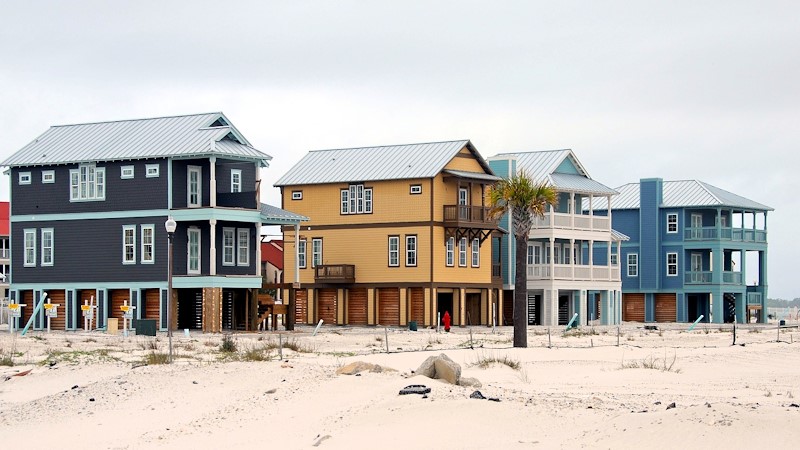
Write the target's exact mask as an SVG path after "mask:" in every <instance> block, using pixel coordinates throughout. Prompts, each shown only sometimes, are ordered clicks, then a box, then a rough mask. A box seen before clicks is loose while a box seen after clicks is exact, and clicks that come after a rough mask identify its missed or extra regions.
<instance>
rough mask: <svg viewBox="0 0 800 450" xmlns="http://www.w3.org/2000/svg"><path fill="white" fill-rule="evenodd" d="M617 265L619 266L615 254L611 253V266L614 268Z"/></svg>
mask: <svg viewBox="0 0 800 450" xmlns="http://www.w3.org/2000/svg"><path fill="white" fill-rule="evenodd" d="M618 264H619V261H617V253H616V252H612V253H611V265H612V266H616V265H618Z"/></svg>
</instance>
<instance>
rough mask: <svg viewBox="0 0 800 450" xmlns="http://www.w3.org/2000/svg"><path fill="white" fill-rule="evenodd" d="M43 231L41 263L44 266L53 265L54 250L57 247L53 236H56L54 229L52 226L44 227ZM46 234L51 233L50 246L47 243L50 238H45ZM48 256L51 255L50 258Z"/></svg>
mask: <svg viewBox="0 0 800 450" xmlns="http://www.w3.org/2000/svg"><path fill="white" fill-rule="evenodd" d="M41 233H42V240H41V243H42V261H41V263H40V265H41V266H43V267H44V266H52V265H53V251H54V249H55V241H54V240H53V238H54V233H53V229H52V228H42V230H41ZM46 235H50V239H49V241H50V245H49V246H47V245H46V243H47V241H48V239H45V236H46ZM48 256H49V258H48Z"/></svg>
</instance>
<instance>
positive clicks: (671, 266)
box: [667, 252, 678, 277]
mask: <svg viewBox="0 0 800 450" xmlns="http://www.w3.org/2000/svg"><path fill="white" fill-rule="evenodd" d="M670 259H672V262H670ZM667 276H668V277H677V276H678V254H677V253H676V252H669V253H667Z"/></svg>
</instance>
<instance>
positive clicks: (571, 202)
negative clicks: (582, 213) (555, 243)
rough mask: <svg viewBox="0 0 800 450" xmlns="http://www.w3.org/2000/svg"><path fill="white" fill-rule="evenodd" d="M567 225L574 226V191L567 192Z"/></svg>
mask: <svg viewBox="0 0 800 450" xmlns="http://www.w3.org/2000/svg"><path fill="white" fill-rule="evenodd" d="M569 227H570V228H573V229H574V228H575V193H574V192H570V193H569Z"/></svg>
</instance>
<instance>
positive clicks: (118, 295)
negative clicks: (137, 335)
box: [108, 289, 131, 330]
mask: <svg viewBox="0 0 800 450" xmlns="http://www.w3.org/2000/svg"><path fill="white" fill-rule="evenodd" d="M125 300H127V301H128V305H130V304H131V293H130V291H128V290H127V289H109V290H108V304H109V308H108V317H116V318H118V319H119V325H118V326H119V329H120V330H121V329H122V315H123V314H124V313H123V312H122V310H121V309H120V306H122V305H123V302H124V301H125Z"/></svg>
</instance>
